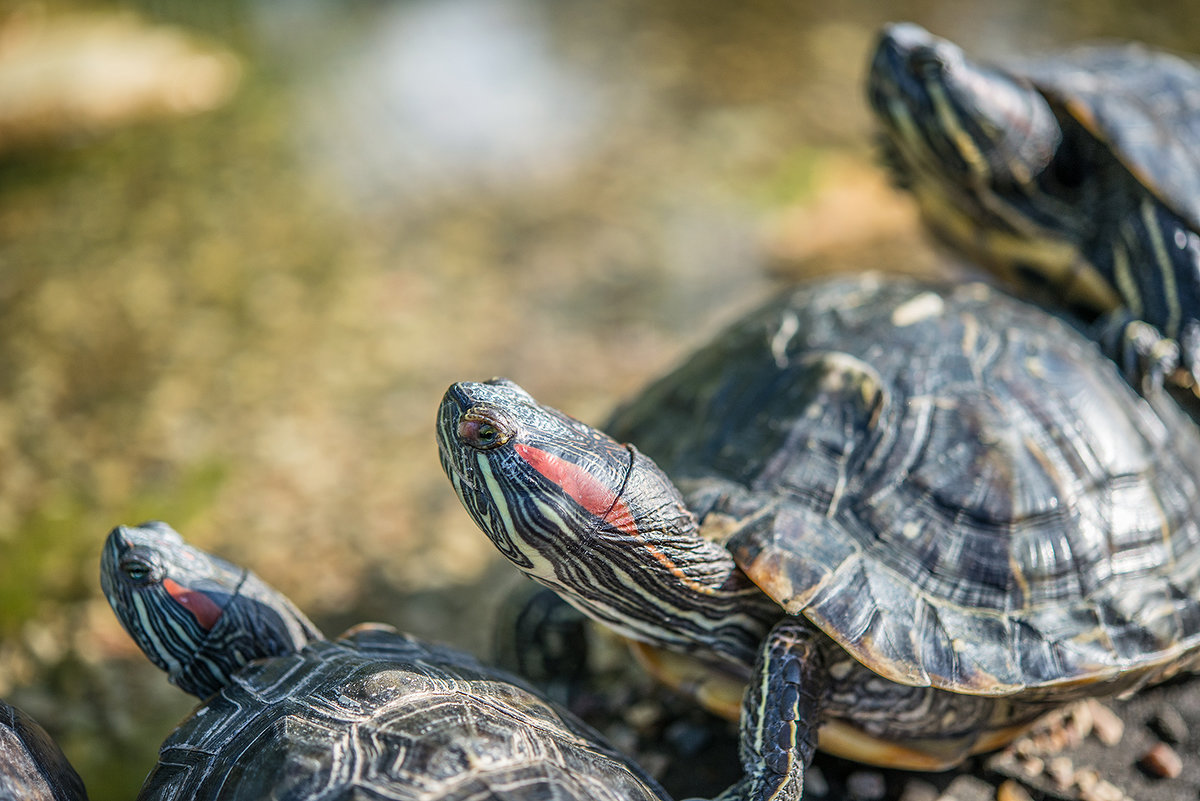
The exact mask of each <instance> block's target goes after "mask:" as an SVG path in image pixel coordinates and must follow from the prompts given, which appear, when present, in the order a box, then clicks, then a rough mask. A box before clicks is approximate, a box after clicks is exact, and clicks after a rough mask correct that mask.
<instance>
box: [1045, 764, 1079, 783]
mask: <svg viewBox="0 0 1200 801" xmlns="http://www.w3.org/2000/svg"><path fill="white" fill-rule="evenodd" d="M1046 775H1047V776H1049V777H1050V779H1051V781H1053V782H1054V783H1055V784H1057V785H1058V786H1059V787H1061V788H1063V789H1066V788H1068V787H1070V786H1071V785H1072V783H1074V781H1075V766H1074V765H1073V764H1072V763H1071V758H1070V757H1065V756H1058V757H1055V758H1054V759H1052V760H1050V761H1049V762H1047V763H1046Z"/></svg>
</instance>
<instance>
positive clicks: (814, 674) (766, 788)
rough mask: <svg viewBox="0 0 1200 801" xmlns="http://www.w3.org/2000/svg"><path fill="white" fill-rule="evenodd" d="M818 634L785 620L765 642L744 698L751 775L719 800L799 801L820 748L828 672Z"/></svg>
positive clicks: (744, 746)
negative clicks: (822, 709)
mask: <svg viewBox="0 0 1200 801" xmlns="http://www.w3.org/2000/svg"><path fill="white" fill-rule="evenodd" d="M817 637H818V635H817V633H816V632H815V631H813V629H812V627H811V626H810V625H809V624H808V623H806V622H805V621H803V620H801V619H800V618H786V619H784V620H782V621H780V622H779V623H777V624H776V625H775V627H774V628H773V629H771V633H770V634H769V635H767V637H766V639H765V640H764V641H763V645H762V648H761V650H760V651H759V653H758V660H757V663H756V665H755V673H754V679H753V680H752V681H751V682H750V686H749V687H748V688H747V689H746V695H745V698H744V700H743V702H742V722H741V745H740V748H739V753H740V756H741V759H742V765H743V767H744V768H745V770H746V776H745V778H744V779H742V780H741V781H740V782H738V783H737V784H735V785H734V786H733V787H730V788H729V789H728V790H726V791H725V792H724V793H723V794H721V796H720V798H719V799H718V801H767V799H770V801H799V799H800V797H801V795H802V794H803V791H804V771H805V770H806V769H807V768H808V766H809V764H810V763H811V762H812V758H813V753H814V752H815V751H816V748H817V729H818V727H819V721H820V716H821V707H822V701H823V699H824V697H825V671H824V663H823V659H822V657H821V653H820V650H819V649H818V647H817Z"/></svg>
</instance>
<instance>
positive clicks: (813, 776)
mask: <svg viewBox="0 0 1200 801" xmlns="http://www.w3.org/2000/svg"><path fill="white" fill-rule="evenodd" d="M827 795H829V781H828V780H827V779H826V778H825V774H824V773H822V772H821V768H819V767H818V766H816V765H809V766H808V767H807V768H805V770H804V797H805V798H824V797H825V796H827Z"/></svg>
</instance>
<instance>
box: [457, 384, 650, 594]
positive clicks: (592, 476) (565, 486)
mask: <svg viewBox="0 0 1200 801" xmlns="http://www.w3.org/2000/svg"><path fill="white" fill-rule="evenodd" d="M438 447H439V451H440V454H441V459H442V467H443V468H444V469H445V471H446V475H447V476H448V477H449V478H450V481H451V482H452V483H453V484H454V489H455V491H456V492H457V493H458V496H459V498H460V499H461V500H462V502H463V505H464V506H465V507H466V509H467V511H468V512H469V513H470V515H471V517H472V518H474V520H475V522H476V523H477V524H478V525H479V527H480V528H481V529H483V531H484V532H485V533H486V534H487V535H488V537H489V538H490V539H491V540H492V542H493V543H495V545H496V547H497V548H499V549H500V552H501V553H503V554H504V555H505V556H506V557H508V558H509V559H510V560H511V561H512V562H513V563H514V564H516V565H517V566H518V567H520V568H521V569H522V570H524V571H526V572H527V573H530V574H531V575H533V576H534V577H535V578H538V579H541V580H548V579H553V573H554V565H553V563H552V562H547V561H546V558H545V557H546V556H547V555H548V554H549V555H551V556H552V555H553V553H554V552H555V551H557V550H559V549H560V548H569V547H579V545H581V544H585V543H586V541H587V540H588V539H589V538H591V537H592V536H594V535H595V534H596V533H597V531H598V530H599V529H600V528H601V527H602V526H604V525H605V524H606V523H609V524H613V525H621V524H622V523H624V522H625V521H623V520H620V519H617V518H619V517H620V516H621V515H622V514H627V513H628V510H627V508H626V507H625V505H624V504H621V503H619V501H620V500H621V499H622V494H623V492H624V490H625V487H626V484H627V482H628V480H629V478H630V472H631V469H632V467H633V463H634V453H635V452H634V451H633V449H631V448H628V447H626V446H623V445H621V444H619V443H617V442H616V441H615V440H613V439H611V438H610V437H608V436H607V435H605V434H604V433H603V432H600V431H598V430H596V429H594V428H592V427H591V426H588V425H585V424H584V423H581V422H579V421H578V420H574V419H572V418H570V417H568V416H566V415H564V414H562V413H561V412H558V411H556V410H554V409H551V408H549V407H546V406H542V405H540V404H539V403H538V402H537V401H535V400H534V399H533V398H532V397H531V396H530V395H529V393H527V392H525V390H523V389H521V388H520V387H519V386H517V385H516V384H514V383H512V382H511V381H507V380H505V379H495V380H493V381H489V382H487V383H482V384H476V383H461V384H455V385H454V386H452V387H451V388H450V389H449V390H448V391H447V392H446V395H445V398H444V399H443V400H442V406H441V410H440V413H439V415H438ZM571 541H574V542H571Z"/></svg>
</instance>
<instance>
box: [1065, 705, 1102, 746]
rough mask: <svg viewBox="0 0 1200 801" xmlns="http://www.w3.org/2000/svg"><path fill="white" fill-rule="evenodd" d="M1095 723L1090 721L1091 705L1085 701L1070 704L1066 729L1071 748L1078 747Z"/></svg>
mask: <svg viewBox="0 0 1200 801" xmlns="http://www.w3.org/2000/svg"><path fill="white" fill-rule="evenodd" d="M1094 725H1095V721H1093V719H1092V705H1091V704H1089V703H1087V702H1086V701H1077V702H1075V703H1074V704H1071V713H1070V715H1069V716H1068V718H1067V729H1068V730H1069V731H1070V733H1071V744H1072V746H1075V745H1078V744H1079V743H1080V742H1082V741H1083V740H1084V738H1086V737H1087V736H1088V735H1089V734H1091V733H1092V727H1093V726H1094Z"/></svg>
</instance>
